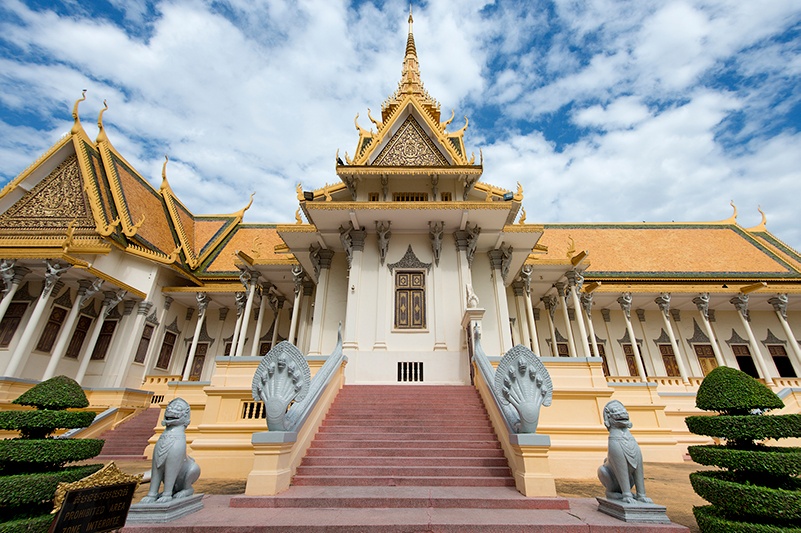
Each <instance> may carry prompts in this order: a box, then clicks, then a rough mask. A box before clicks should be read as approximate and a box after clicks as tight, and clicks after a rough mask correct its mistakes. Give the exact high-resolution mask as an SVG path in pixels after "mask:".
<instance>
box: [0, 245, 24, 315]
mask: <svg viewBox="0 0 801 533" xmlns="http://www.w3.org/2000/svg"><path fill="white" fill-rule="evenodd" d="M16 263H17V261H16V260H14V261H8V260H4V261H3V262H2V263H0V277H2V278H3V281H5V288H4V289H3V300H2V301H0V320H3V318H4V317H5V316H6V311H8V306H9V305H11V301H12V300H13V299H14V295H15V294H16V293H17V289H19V286H20V283H22V278H24V277H25V274H28V273H29V272H30V269H28V268H25V267H23V266H15V265H16Z"/></svg>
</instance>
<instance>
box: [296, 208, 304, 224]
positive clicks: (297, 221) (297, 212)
mask: <svg viewBox="0 0 801 533" xmlns="http://www.w3.org/2000/svg"><path fill="white" fill-rule="evenodd" d="M295 224H303V219H302V218H300V207H298V210H297V211H295Z"/></svg>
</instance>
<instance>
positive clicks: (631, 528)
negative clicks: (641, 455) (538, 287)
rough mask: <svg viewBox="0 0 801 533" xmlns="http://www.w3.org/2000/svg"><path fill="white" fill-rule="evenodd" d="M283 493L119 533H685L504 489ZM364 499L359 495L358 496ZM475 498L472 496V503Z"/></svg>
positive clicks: (240, 499)
mask: <svg viewBox="0 0 801 533" xmlns="http://www.w3.org/2000/svg"><path fill="white" fill-rule="evenodd" d="M380 489H381V490H376V487H371V488H370V489H369V493H368V492H367V491H366V489H365V488H363V487H291V488H290V489H289V490H287V491H285V492H284V493H282V494H280V495H278V496H273V497H269V496H262V497H250V496H230V495H227V496H224V495H209V496H206V497H205V498H204V499H203V504H204V508H203V509H202V510H200V511H198V512H196V513H193V514H190V515H188V516H184V517H183V518H179V519H177V520H173V521H172V522H169V523H166V524H154V523H149V524H135V523H132V522H131V521H130V520H129V521H128V523H127V524H126V526H125V528H124V529H123V530H122V531H123V532H127V533H138V532H140V531H153V532H165V533H166V532H174V533H206V532H208V533H227V532H239V533H255V532H257V531H260V532H261V531H264V532H267V531H276V532H278V531H280V532H286V531H311V532H315V531H319V532H323V531H325V532H329V533H346V532H347V533H352V532H367V531H379V530H380V531H381V532H382V533H407V532H419V531H431V532H442V533H445V532H476V533H478V532H482V533H484V532H486V531H492V532H516V533H523V532H546V531H559V532H565V533H573V532H575V533H578V532H582V533H588V532H597V533H601V532H604V533H626V532H631V533H640V532H643V533H651V532H654V533H688V532H689V530H688V528H686V527H684V526H681V525H678V524H673V523H668V524H643V523H632V522H623V521H621V520H617V519H615V518H613V517H611V516H608V515H606V514H603V513H601V512H600V511H598V503H597V502H596V501H595V500H594V499H592V498H525V497H523V496H521V495H520V494H518V493H517V492H516V491H515V490H514V489H509V488H508V487H499V488H487V487H483V488H480V489H478V490H475V489H473V488H471V487H451V488H449V489H448V490H444V489H443V488H440V487H416V488H412V487H381V488H380ZM360 491H365V492H360ZM479 494H480V496H479Z"/></svg>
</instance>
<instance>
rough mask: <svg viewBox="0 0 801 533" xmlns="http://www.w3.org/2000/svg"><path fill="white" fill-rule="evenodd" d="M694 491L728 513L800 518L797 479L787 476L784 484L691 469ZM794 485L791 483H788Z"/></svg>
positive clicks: (800, 490) (775, 518)
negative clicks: (771, 485)
mask: <svg viewBox="0 0 801 533" xmlns="http://www.w3.org/2000/svg"><path fill="white" fill-rule="evenodd" d="M690 482H691V483H692V486H693V489H694V490H695V492H696V493H697V494H698V495H699V496H701V497H702V498H703V499H705V500H706V501H708V502H709V503H711V504H712V505H714V506H716V507H718V508H719V509H720V510H721V512H722V513H723V514H725V515H726V516H729V517H732V518H734V517H737V516H750V517H762V518H764V519H765V520H767V521H768V522H792V521H801V480H799V479H795V478H790V479H788V480H787V482H788V485H790V486H788V487H787V488H788V489H790V490H784V489H773V488H768V487H761V486H759V485H752V484H746V483H745V479H743V478H742V477H741V476H737V475H736V474H735V473H733V472H725V471H708V472H693V473H692V474H690ZM792 485H794V486H792Z"/></svg>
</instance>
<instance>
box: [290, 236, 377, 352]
mask: <svg viewBox="0 0 801 533" xmlns="http://www.w3.org/2000/svg"><path fill="white" fill-rule="evenodd" d="M351 224H352V223H351ZM349 235H350V241H349V243H350V252H348V250H345V251H346V253H348V254H349V259H348V261H349V268H348V287H347V296H346V302H345V332H344V333H345V337H344V339H343V343H342V348H344V349H346V350H358V349H359V342H358V340H357V335H358V328H359V295H358V293H359V290H360V288H361V285H360V282H361V277H362V260H363V258H364V238H365V237H366V235H367V232H366V231H364V230H363V229H361V230H350V232H349ZM277 330H278V328H277V327H276V331H277Z"/></svg>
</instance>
